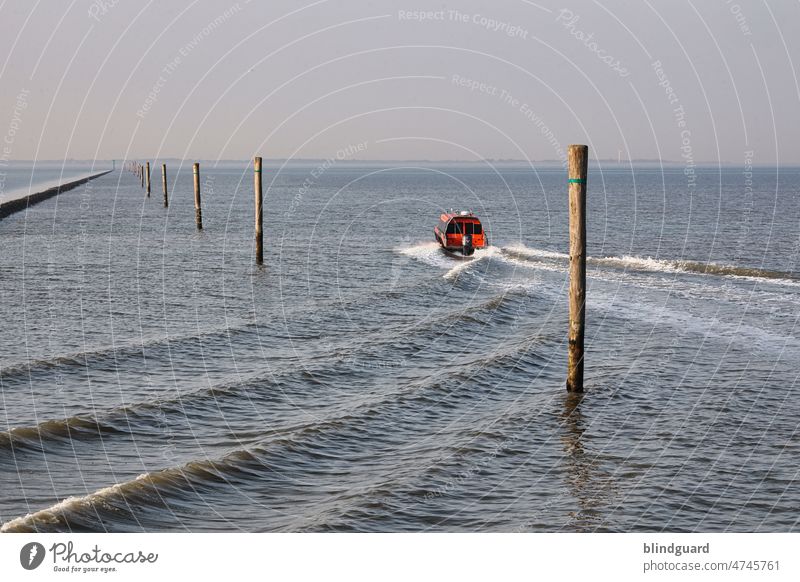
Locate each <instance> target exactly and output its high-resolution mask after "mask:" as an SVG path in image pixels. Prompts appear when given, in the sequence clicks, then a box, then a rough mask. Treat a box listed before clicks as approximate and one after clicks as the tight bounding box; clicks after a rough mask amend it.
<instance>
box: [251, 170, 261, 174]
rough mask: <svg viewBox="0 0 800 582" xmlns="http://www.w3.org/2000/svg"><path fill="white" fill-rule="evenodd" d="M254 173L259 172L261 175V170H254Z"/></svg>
mask: <svg viewBox="0 0 800 582" xmlns="http://www.w3.org/2000/svg"><path fill="white" fill-rule="evenodd" d="M253 171H254V172H258V173H259V174H260V173H261V170H253Z"/></svg>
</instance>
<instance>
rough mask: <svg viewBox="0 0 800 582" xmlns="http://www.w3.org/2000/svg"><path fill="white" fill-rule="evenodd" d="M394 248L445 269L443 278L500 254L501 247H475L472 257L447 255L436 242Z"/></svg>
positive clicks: (450, 276) (408, 255) (452, 275)
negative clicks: (461, 257) (460, 257)
mask: <svg viewBox="0 0 800 582" xmlns="http://www.w3.org/2000/svg"><path fill="white" fill-rule="evenodd" d="M395 250H396V251H397V252H399V253H400V254H403V255H406V256H407V257H411V258H412V259H415V260H417V261H422V262H423V263H426V264H428V265H432V266H434V267H439V268H440V269H447V272H446V273H445V274H444V275H443V277H444V278H445V279H452V278H454V277H456V276H457V275H458V274H459V273H461V272H462V271H465V270H466V269H469V268H470V267H471V266H472V265H475V264H476V263H478V262H480V261H482V260H484V259H488V258H490V257H500V256H501V255H500V251H501V249H499V248H498V247H493V246H489V247H487V248H485V249H476V250H475V254H474V255H472V257H464V258H463V259H459V258H454V257H448V256H447V255H446V254H445V253H444V251H443V250H442V248H441V246H440V245H439V243H437V242H424V243H417V244H414V245H411V246H409V247H402V248H398V249H395Z"/></svg>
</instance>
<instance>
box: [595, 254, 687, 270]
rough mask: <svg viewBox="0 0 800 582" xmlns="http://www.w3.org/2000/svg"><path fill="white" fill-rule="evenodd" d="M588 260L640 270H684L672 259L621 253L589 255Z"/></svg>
mask: <svg viewBox="0 0 800 582" xmlns="http://www.w3.org/2000/svg"><path fill="white" fill-rule="evenodd" d="M589 261H591V262H592V263H595V264H600V265H611V266H614V267H633V268H635V269H641V270H642V271H659V272H662V273H679V272H685V271H684V269H680V268H678V267H677V266H676V264H675V262H674V261H664V260H662V259H654V258H652V257H632V256H630V255H623V256H621V257H601V258H599V259H595V258H594V257H589Z"/></svg>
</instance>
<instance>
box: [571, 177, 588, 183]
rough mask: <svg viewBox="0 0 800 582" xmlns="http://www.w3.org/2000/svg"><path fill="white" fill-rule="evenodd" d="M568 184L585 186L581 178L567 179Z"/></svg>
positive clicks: (584, 181)
mask: <svg viewBox="0 0 800 582" xmlns="http://www.w3.org/2000/svg"><path fill="white" fill-rule="evenodd" d="M569 183H570V184H586V180H584V179H583V178H570V179H569Z"/></svg>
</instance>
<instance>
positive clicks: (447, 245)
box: [433, 211, 488, 257]
mask: <svg viewBox="0 0 800 582" xmlns="http://www.w3.org/2000/svg"><path fill="white" fill-rule="evenodd" d="M433 234H434V236H435V237H436V240H437V241H438V242H439V244H440V245H442V248H443V249H444V250H446V251H448V252H451V253H461V254H462V255H464V256H465V257H468V256H470V255H472V253H474V252H475V249H482V248H485V247H486V246H487V244H488V237H487V236H486V233H485V232H484V230H483V225H482V224H481V221H480V220H478V217H477V216H475V215H474V214H473V213H472V212H468V211H463V212H452V211H451V212H446V213H444V214H442V215H441V216H440V217H439V224H437V225H436V226H435V227H434V229H433Z"/></svg>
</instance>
